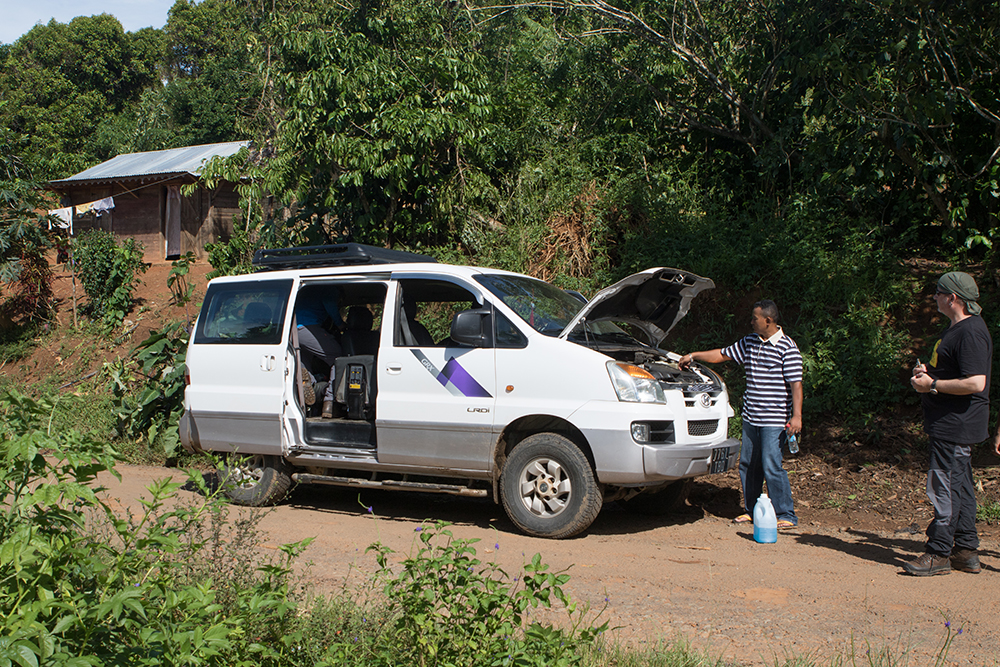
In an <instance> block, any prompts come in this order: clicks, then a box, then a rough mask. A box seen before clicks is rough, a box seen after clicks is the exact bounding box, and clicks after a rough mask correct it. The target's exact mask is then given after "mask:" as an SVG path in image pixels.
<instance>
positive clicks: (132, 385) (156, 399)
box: [105, 322, 188, 459]
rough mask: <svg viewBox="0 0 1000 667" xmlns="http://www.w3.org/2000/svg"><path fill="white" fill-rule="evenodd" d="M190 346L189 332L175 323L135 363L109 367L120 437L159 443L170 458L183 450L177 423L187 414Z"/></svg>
mask: <svg viewBox="0 0 1000 667" xmlns="http://www.w3.org/2000/svg"><path fill="white" fill-rule="evenodd" d="M187 344H188V333H187V331H186V330H185V329H184V327H183V325H182V324H181V323H179V322H175V323H173V324H169V325H167V326H166V327H164V328H163V330H161V331H154V332H152V333H151V334H150V335H149V337H148V338H147V339H146V340H144V341H143V342H141V343H139V345H137V346H136V348H135V350H133V353H132V357H131V358H130V359H126V360H122V361H118V362H115V363H108V364H105V373H106V374H107V376H108V378H109V379H110V381H111V390H112V392H113V393H114V396H115V401H114V412H115V415H116V417H117V423H118V433H119V435H121V436H122V437H123V438H135V439H141V440H145V441H146V442H147V443H148V444H149V445H153V444H154V443H157V442H159V443H161V444H162V445H163V451H164V454H165V455H166V457H167V458H168V459H170V458H173V457H174V456H176V454H177V452H178V447H179V445H180V439H179V436H178V433H177V422H178V420H179V419H180V416H181V413H182V412H183V411H184V373H185V372H186V368H187V367H186V366H185V364H184V355H185V354H186V353H187Z"/></svg>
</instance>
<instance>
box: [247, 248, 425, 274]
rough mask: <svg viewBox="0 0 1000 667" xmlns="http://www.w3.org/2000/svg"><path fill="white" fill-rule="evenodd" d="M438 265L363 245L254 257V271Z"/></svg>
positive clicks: (260, 253)
mask: <svg viewBox="0 0 1000 667" xmlns="http://www.w3.org/2000/svg"><path fill="white" fill-rule="evenodd" d="M407 262H435V263H437V260H436V259H434V258H433V257H431V256H430V255H418V254H417V253H414V252H405V251H403V250H389V249H388V248H379V247H377V246H371V245H362V244H360V243H338V244H336V245H316V246H305V247H301V248H269V249H266V248H265V249H260V250H258V251H256V252H255V253H254V254H253V260H252V261H251V264H253V266H254V270H255V271H278V270H281V269H308V268H315V267H323V266H355V265H357V266H361V265H366V264H403V263H407Z"/></svg>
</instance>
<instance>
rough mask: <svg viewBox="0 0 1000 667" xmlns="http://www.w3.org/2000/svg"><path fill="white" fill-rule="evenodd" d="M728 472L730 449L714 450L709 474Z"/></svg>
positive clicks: (720, 448)
mask: <svg viewBox="0 0 1000 667" xmlns="http://www.w3.org/2000/svg"><path fill="white" fill-rule="evenodd" d="M727 470H729V448H728V447H716V448H715V449H713V450H712V465H711V466H710V467H709V469H708V472H710V473H712V474H715V473H717V472H726V471H727Z"/></svg>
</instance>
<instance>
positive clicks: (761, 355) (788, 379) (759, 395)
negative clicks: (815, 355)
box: [722, 328, 802, 427]
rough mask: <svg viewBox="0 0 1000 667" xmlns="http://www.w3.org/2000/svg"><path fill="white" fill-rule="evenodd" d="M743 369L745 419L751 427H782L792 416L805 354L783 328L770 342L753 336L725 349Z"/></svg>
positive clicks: (723, 351) (726, 353)
mask: <svg viewBox="0 0 1000 667" xmlns="http://www.w3.org/2000/svg"><path fill="white" fill-rule="evenodd" d="M722 354H724V355H726V356H727V357H729V358H730V359H732V360H733V361H735V362H736V363H738V364H740V365H741V366H743V368H744V369H745V370H746V375H747V389H746V393H744V394H743V420H744V421H745V422H746V423H748V424H751V425H752V426H778V427H783V426H784V425H785V424H787V423H788V420H789V419H790V418H791V416H792V391H791V386H790V384H791V383H792V382H801V381H802V354H801V353H800V352H799V348H798V347H797V346H796V345H795V341H794V340H792V339H791V338H789V337H788V336H786V335H785V334H784V332H783V331H782V330H781V328H779V329H778V331H777V333H775V334H774V335H773V336H771V337H770V338H768V339H766V340H765V339H763V338H761V337H760V336H758V335H757V334H755V333H753V334H750V335H748V336H746V337H744V338H742V339H741V340H739V341H737V342H736V343H733V344H732V345H730V346H729V347H727V348H725V349H723V350H722Z"/></svg>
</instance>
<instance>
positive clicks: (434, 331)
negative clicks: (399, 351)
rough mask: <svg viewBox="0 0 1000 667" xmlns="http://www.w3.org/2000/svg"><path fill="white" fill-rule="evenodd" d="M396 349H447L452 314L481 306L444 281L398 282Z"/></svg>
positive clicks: (394, 338) (460, 288)
mask: <svg viewBox="0 0 1000 667" xmlns="http://www.w3.org/2000/svg"><path fill="white" fill-rule="evenodd" d="M399 287H400V292H399V303H398V305H397V313H398V316H397V318H396V331H395V333H394V335H393V345H394V346H396V347H448V346H450V345H453V344H454V343H452V341H451V338H450V333H451V320H452V318H453V317H454V316H455V313H457V312H459V311H461V310H467V309H469V308H476V307H478V306H480V305H481V304H480V303H479V300H478V299H477V298H476V296H475V295H474V294H473V293H472V292H470V291H469V290H467V289H465V288H464V287H461V286H460V285H456V284H455V283H452V282H448V281H446V280H433V279H427V280H423V279H405V280H400V281H399Z"/></svg>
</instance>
